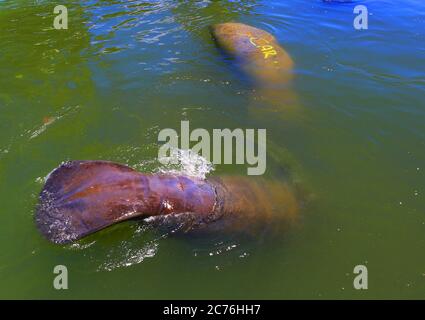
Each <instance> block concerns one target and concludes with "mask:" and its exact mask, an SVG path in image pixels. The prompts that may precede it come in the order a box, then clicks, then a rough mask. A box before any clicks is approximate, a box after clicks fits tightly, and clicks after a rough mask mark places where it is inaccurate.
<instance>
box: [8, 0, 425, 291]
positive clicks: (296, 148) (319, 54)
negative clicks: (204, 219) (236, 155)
mask: <svg viewBox="0 0 425 320" xmlns="http://www.w3.org/2000/svg"><path fill="white" fill-rule="evenodd" d="M356 4H363V5H366V6H367V8H368V9H369V29H368V30H362V31H358V30H355V29H354V28H353V19H354V14H353V8H354V6H355V5H356ZM55 5H56V2H54V1H1V2H0V70H1V71H0V75H1V76H0V119H1V121H0V203H1V209H0V215H1V224H0V284H1V285H0V297H1V298H55V299H56V298H59V299H60V298H140V299H146V298H151V299H152V298H192V299H193V298H278V299H283V298H424V297H425V294H424V292H425V256H424V254H423V253H424V249H425V201H424V192H425V175H424V172H425V148H424V147H425V143H424V141H425V103H424V97H425V95H424V94H425V90H424V86H425V69H424V61H425V5H424V3H423V1H421V0H408V1H404V2H403V3H400V2H395V1H377V0H369V1H367V0H365V1H356V2H353V3H337V4H335V3H334V4H332V3H325V2H322V1H319V0H293V1H278V0H273V1H254V0H251V1H250V0H246V1H171V0H170V1H156V2H154V1H152V2H150V1H149V2H148V1H124V0H122V1H119V0H115V1H68V2H67V7H68V9H69V29H68V30H54V29H53V27H52V24H53V18H54V14H53V8H54V6H55ZM227 21H240V22H244V23H247V24H250V25H253V26H257V27H259V28H262V29H264V30H266V31H269V32H270V33H272V34H274V35H275V36H276V38H277V39H278V41H279V42H280V43H281V44H282V46H283V47H284V48H285V49H286V50H287V51H288V52H289V53H290V55H291V56H292V57H293V59H294V61H295V70H294V72H295V82H294V91H296V92H297V95H298V97H299V105H300V112H299V113H298V114H297V115H296V116H293V117H276V116H275V115H274V114H267V113H260V114H255V113H253V112H251V111H250V110H252V107H255V106H257V107H259V108H261V105H260V103H259V102H255V101H253V99H252V90H253V88H252V87H251V85H250V84H249V83H248V82H247V81H246V79H243V77H241V75H240V74H239V73H238V72H235V70H234V69H233V68H232V67H231V66H230V65H229V61H227V59H226V58H225V57H223V56H222V55H221V54H220V52H218V51H217V48H216V47H215V45H214V43H213V41H212V39H211V36H210V34H209V32H208V26H209V25H211V24H213V23H219V22H227ZM181 120H190V124H191V127H192V128H196V127H200V128H205V129H208V130H212V129H213V128H226V127H228V128H266V129H267V132H268V152H269V159H268V167H267V175H268V176H274V177H278V178H279V177H280V176H282V179H283V176H284V175H283V174H282V171H289V172H291V176H292V178H293V179H294V180H296V181H297V183H298V184H300V185H302V186H303V188H304V189H305V190H308V193H309V194H310V198H311V199H312V200H311V201H310V202H309V204H308V205H307V206H306V207H305V208H304V209H303V211H302V214H301V217H300V223H299V224H298V225H297V226H295V227H294V228H293V229H291V230H289V231H288V232H286V233H282V234H280V235H274V236H272V237H271V236H269V235H267V234H260V235H258V236H257V237H254V238H246V237H243V236H240V235H232V236H229V235H227V236H223V235H216V236H208V237H178V236H170V235H169V234H168V233H167V232H162V231H161V232H158V231H157V230H153V229H149V228H148V227H146V226H145V225H144V224H140V223H138V222H135V221H131V222H126V223H123V224H120V225H116V226H114V227H112V228H109V229H107V230H104V231H102V232H99V233H98V234H95V235H93V236H91V237H88V238H87V239H84V240H82V241H80V242H78V243H77V244H75V245H70V246H57V245H53V244H50V243H48V242H47V241H46V240H44V239H43V238H42V237H41V236H40V234H39V233H38V231H37V230H36V228H35V225H34V221H33V219H34V207H35V205H36V203H37V196H38V193H39V191H40V190H41V188H42V185H43V179H44V177H45V176H46V175H47V174H48V173H49V172H50V171H51V170H52V169H53V168H55V167H56V166H57V165H59V164H60V163H61V162H62V161H66V160H75V159H104V160H112V161H117V162H121V163H126V164H128V165H130V166H132V167H134V168H137V169H138V170H141V171H146V172H152V171H156V170H158V169H160V166H159V165H158V163H157V161H155V158H156V156H157V152H158V143H157V134H158V132H159V131H160V130H161V129H163V128H175V129H178V128H179V127H180V121H181ZM245 172H246V168H244V167H243V166H237V165H218V166H216V167H215V171H214V172H213V174H214V175H220V174H244V173H245ZM58 264H62V265H66V266H67V267H68V271H69V290H66V291H56V290H54V289H53V286H52V281H53V277H54V274H53V268H54V266H55V265H58ZM358 264H363V265H366V266H367V267H368V270H369V289H368V290H366V291H356V290H354V289H353V285H352V281H353V277H354V276H353V268H354V266H355V265H358Z"/></svg>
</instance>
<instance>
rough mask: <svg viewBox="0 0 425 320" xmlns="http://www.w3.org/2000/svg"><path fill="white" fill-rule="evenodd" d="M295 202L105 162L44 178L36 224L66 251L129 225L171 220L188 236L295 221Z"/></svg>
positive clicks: (248, 185) (242, 182) (227, 181)
mask: <svg viewBox="0 0 425 320" xmlns="http://www.w3.org/2000/svg"><path fill="white" fill-rule="evenodd" d="M297 212H298V201H297V199H296V196H295V194H294V193H293V192H292V190H291V188H290V187H289V185H287V184H284V183H281V182H276V181H274V182H273V181H266V180H265V179H263V178H257V179H256V178H254V177H239V176H235V177H232V176H225V177H213V178H208V179H205V180H201V179H197V178H193V177H187V176H182V175H172V174H147V173H141V172H138V171H136V170H133V169H132V168H130V167H128V166H125V165H122V164H119V163H113V162H108V161H70V162H66V163H64V164H62V165H60V166H59V167H58V168H57V169H55V170H54V171H53V172H52V173H51V174H50V175H49V176H48V178H47V180H46V183H45V185H44V187H43V189H42V191H41V193H40V197H39V203H38V205H37V208H36V214H35V220H36V225H37V227H38V230H39V231H40V232H41V233H42V234H43V235H44V236H45V237H46V238H47V239H48V240H50V241H51V242H54V243H60V244H62V243H69V242H73V241H76V240H78V239H81V238H83V237H85V236H87V235H90V234H92V233H94V232H96V231H98V230H101V229H104V228H106V227H108V226H111V225H113V224H116V223H119V222H122V221H125V220H129V219H135V218H139V219H146V218H157V221H161V219H162V218H171V219H167V220H173V219H174V220H175V221H176V222H178V223H182V222H183V223H184V224H185V228H186V231H191V230H197V229H198V230H202V229H206V228H208V226H210V225H214V226H215V228H216V230H220V229H223V228H225V229H226V230H230V231H241V230H247V229H250V230H252V231H253V232H255V230H256V227H257V226H261V225H262V224H263V223H264V222H267V223H270V224H276V223H277V222H282V223H283V224H287V223H289V222H292V221H294V220H295V218H296V216H297Z"/></svg>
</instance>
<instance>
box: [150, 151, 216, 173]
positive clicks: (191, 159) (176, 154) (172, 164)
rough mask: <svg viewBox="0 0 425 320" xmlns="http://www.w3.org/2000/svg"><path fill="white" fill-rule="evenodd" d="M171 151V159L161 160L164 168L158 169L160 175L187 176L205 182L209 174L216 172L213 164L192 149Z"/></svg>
mask: <svg viewBox="0 0 425 320" xmlns="http://www.w3.org/2000/svg"><path fill="white" fill-rule="evenodd" d="M170 149H171V152H170V153H171V155H170V157H163V158H159V162H160V163H161V164H162V166H161V167H159V168H158V169H157V172H158V173H171V174H176V175H185V176H189V177H194V178H198V179H202V180H204V179H205V178H206V176H207V174H209V173H210V172H211V171H213V170H214V165H213V164H212V163H211V162H209V161H208V160H207V159H205V158H204V157H202V156H201V155H199V154H197V153H196V152H194V151H192V150H190V149H189V150H183V149H178V148H170ZM165 163H168V164H165Z"/></svg>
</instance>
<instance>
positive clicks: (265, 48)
mask: <svg viewBox="0 0 425 320" xmlns="http://www.w3.org/2000/svg"><path fill="white" fill-rule="evenodd" d="M256 40H258V41H264V42H266V44H264V45H261V44H258V43H256ZM249 42H251V44H252V45H253V46H254V47H256V48H259V49H260V50H261V52H263V54H264V59H267V58H268V57H269V56H275V55H277V51H276V50H274V47H273V46H272V45H271V44H269V43H270V42H269V41H268V40H266V39H258V38H256V37H252V36H251V37H250V38H249Z"/></svg>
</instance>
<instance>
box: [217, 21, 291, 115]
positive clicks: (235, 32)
mask: <svg viewBox="0 0 425 320" xmlns="http://www.w3.org/2000/svg"><path fill="white" fill-rule="evenodd" d="M210 31H211V34H212V35H213V37H214V39H215V41H216V43H217V45H218V46H219V47H220V48H221V49H222V50H223V51H224V52H225V53H227V54H228V55H230V56H231V57H233V58H234V59H236V61H237V63H238V64H239V65H240V67H241V69H242V70H243V71H244V73H246V74H247V75H248V76H249V77H250V78H251V79H252V80H253V82H254V83H255V86H256V87H257V88H258V89H259V92H260V95H261V96H262V97H263V98H264V99H265V100H266V101H267V102H269V103H271V104H272V105H274V106H275V107H277V108H278V109H279V110H282V108H285V106H286V108H290V107H291V106H293V104H294V103H295V100H296V98H295V95H294V93H293V92H292V91H291V89H290V82H291V80H292V78H293V72H292V70H293V67H294V62H293V60H292V58H291V57H290V56H289V54H288V53H287V52H286V51H285V50H284V49H283V48H282V47H281V46H280V45H279V44H278V43H277V40H276V39H275V37H274V36H273V35H271V34H270V33H268V32H266V31H264V30H261V29H258V28H255V27H251V26H248V25H246V24H243V23H233V22H229V23H221V24H216V25H213V26H211V27H210Z"/></svg>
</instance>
